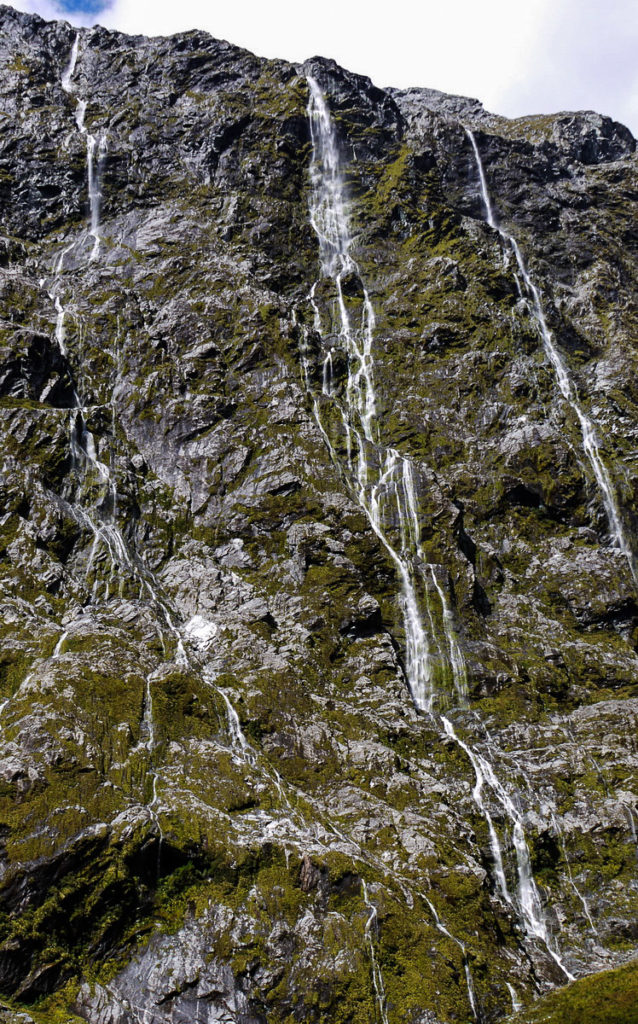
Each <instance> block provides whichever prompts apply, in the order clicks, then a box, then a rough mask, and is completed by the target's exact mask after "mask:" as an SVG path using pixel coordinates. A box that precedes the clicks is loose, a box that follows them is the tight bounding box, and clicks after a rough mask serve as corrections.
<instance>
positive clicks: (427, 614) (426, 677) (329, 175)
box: [304, 77, 572, 980]
mask: <svg viewBox="0 0 638 1024" xmlns="http://www.w3.org/2000/svg"><path fill="white" fill-rule="evenodd" d="M308 85H309V91H310V96H309V102H308V118H309V122H310V131H311V139H312V144H313V156H312V163H311V167H310V177H311V183H312V190H311V200H310V219H311V223H312V226H313V227H314V230H315V232H316V234H317V238H318V241H319V248H320V259H321V269H322V276H323V277H327V278H330V279H332V281H333V283H334V286H335V290H336V297H337V301H336V308H337V312H338V329H339V342H340V344H341V345H342V347H343V349H344V350H345V353H346V355H347V357H348V379H347V384H346V388H345V396H344V400H343V401H341V400H340V399H339V396H338V395H334V390H335V389H334V387H333V381H332V359H330V363H329V364H328V356H326V357H324V365H323V389H322V390H323V394H324V395H325V396H327V397H329V398H330V397H332V398H333V400H334V402H335V405H336V407H337V409H338V410H339V412H340V415H341V421H342V425H343V428H344V432H345V437H346V444H347V453H348V468H349V471H350V476H351V478H352V480H353V482H354V485H355V490H356V492H357V497H358V500H359V503H360V505H361V507H362V509H363V510H364V512H365V513H366V515H367V518H368V520H369V522H370V525H371V527H372V529H373V530H374V532H375V533H376V535H377V537H378V538H379V540H380V541H381V543H382V544H383V546H384V548H385V549H386V551H387V552H388V554H389V555H390V557H391V559H392V561H393V563H394V565H395V566H396V569H397V573H398V576H399V579H400V581H401V591H402V606H403V619H404V626H405V635H406V655H407V657H406V661H407V664H406V671H407V677H408V682H409V685H410V689H411V693H412V697H413V700H414V703H415V705H416V707H417V708H419V709H420V710H423V711H426V712H429V713H430V714H432V715H433V717H434V718H435V721H439V722H440V723H441V724H442V725H443V729H444V731H445V733H446V735H447V736H448V737H450V738H451V739H452V740H453V741H454V742H455V743H456V744H457V745H458V746H459V748H460V749H462V750H463V751H464V752H465V753H466V755H467V757H468V759H469V761H470V763H471V765H472V768H473V770H474V775H475V779H476V782H475V786H474V789H473V797H474V801H475V803H476V805H477V808H478V809H479V811H480V813H481V814H482V816H483V818H484V820H485V821H486V823H487V826H488V832H489V837H490V846H491V850H492V857H493V861H494V870H495V874H496V881H497V885H498V888H499V891H500V893H501V896H502V897H503V899H504V900H505V901H506V902H507V903H508V904H509V905H510V906H511V908H512V910H513V911H514V912H515V914H516V916H517V917H519V918H520V919H521V921H522V923H523V925H524V927H525V930H526V933H527V934H528V935H529V936H530V938H533V939H538V940H540V941H541V942H542V943H543V945H544V946H545V947H546V949H547V951H548V953H549V955H550V956H551V957H552V959H553V960H554V961H555V962H556V964H557V965H558V966H559V967H560V969H561V970H562V971H563V973H564V974H565V976H566V977H567V978H568V979H569V980H572V975H571V974H570V972H569V971H568V969H567V968H566V967H565V965H564V964H563V962H562V960H561V958H560V956H559V954H558V952H557V951H556V949H555V948H554V945H553V943H552V940H551V936H550V934H549V931H548V928H547V925H546V922H545V918H544V914H543V909H542V903H541V899H540V894H539V892H538V888H537V886H536V883H535V881H534V877H533V874H532V870H531V862H530V856H529V850H528V847H527V843H526V840H525V834H524V829H523V824H522V820H521V816H520V814H519V812H518V809H517V808H516V806H515V804H514V802H513V801H512V799H511V797H510V796H509V794H508V793H507V791H506V790H505V788H504V787H503V785H502V784H501V783H500V782H499V780H498V779H497V777H496V775H495V774H494V771H493V769H492V767H491V765H490V764H489V762H487V761H486V760H485V758H484V757H482V756H481V755H480V754H478V753H477V752H476V751H475V750H472V749H471V748H470V747H469V746H468V744H467V743H465V742H464V741H463V740H462V739H461V738H460V737H459V736H458V735H457V733H456V730H455V729H454V726H453V725H452V722H451V721H450V720H449V719H448V718H446V717H445V716H443V715H440V716H437V713H436V712H435V710H434V707H433V699H434V697H435V696H438V694H436V693H435V692H434V690H433V683H434V680H435V674H434V671H433V660H434V654H433V650H432V645H433V644H434V646H435V647H437V648H438V653H439V656H440V657H442V652H441V648H440V646H439V645H438V642H437V640H436V633H437V630H436V626H435V622H434V618H433V615H432V610H431V607H430V602H429V600H428V586H429V585H431V586H432V587H433V590H434V592H435V593H436V595H437V597H438V601H439V605H440V609H441V625H442V628H443V633H444V635H445V640H446V646H447V654H446V658H445V659H442V660H447V662H448V663H449V665H450V669H451V674H452V681H453V687H454V691H455V693H456V697H457V699H458V701H459V702H460V703H461V704H463V703H464V702H465V700H466V696H467V673H466V669H465V662H464V658H463V654H462V650H461V647H460V644H459V642H458V639H457V636H456V632H455V630H454V623H453V616H452V613H451V610H450V608H449V605H448V603H447V600H446V597H445V592H444V590H443V588H442V587H441V585H440V583H439V581H438V579H437V576H436V572H435V569H434V567H433V566H431V565H428V563H427V561H426V558H425V554H424V551H423V549H422V546H421V541H420V535H421V531H420V525H419V519H418V506H417V497H416V486H415V479H414V469H413V466H412V463H411V462H410V461H409V460H408V459H406V458H405V457H403V456H401V455H399V453H398V452H397V451H396V450H394V449H392V448H385V449H384V448H383V447H382V444H381V441H380V436H379V434H380V432H379V429H378V425H377V422H376V419H375V410H376V401H375V395H374V386H373V357H372V341H373V335H372V332H373V328H374V322H375V321H374V312H373V310H372V307H371V303H370V299H369V297H368V293H367V290H366V288H365V286H364V284H363V282H362V281H361V277H360V272H359V268H358V266H357V264H356V262H355V260H354V258H353V257H352V255H351V252H350V249H351V245H352V241H351V236H350V232H349V228H348V220H347V216H346V200H345V188H344V184H343V180H342V174H341V169H340V161H339V149H338V144H337V140H336V135H335V131H334V127H333V124H332V120H331V118H330V113H329V111H328V107H327V104H326V101H325V99H324V97H323V94H322V92H321V89H320V87H319V85H318V83H317V82H316V81H315V79H313V78H311V77H309V78H308ZM488 215H489V216H490V217H491V218H492V219H493V214H492V211H491V207H489V209H488ZM346 274H347V275H351V276H354V277H355V278H357V279H358V281H359V289H360V291H361V293H362V294H363V296H364V301H363V316H362V324H361V328H360V329H359V331H358V332H355V331H354V330H353V328H352V324H351V320H350V316H349V313H348V310H347V307H346V303H345V299H344V291H343V280H344V276H345V275H346ZM316 296H317V284H315V285H313V287H312V289H311V291H310V296H309V299H310V303H311V306H312V309H313V312H314V326H315V329H316V330H317V331H318V332H319V333H320V334H321V333H322V323H321V314H320V311H319V306H318V303H317V297H316ZM328 354H330V353H328ZM305 359H306V357H305V355H304V377H305V380H306V383H307V385H309V380H310V376H309V372H308V367H307V365H306V363H305ZM327 365H329V367H330V375H328V372H327V369H326V367H327ZM353 366H354V370H353V369H352V367H353ZM313 408H314V411H315V415H316V418H317V422H318V424H319V427H320V429H321V432H322V434H323V436H324V438H325V439H326V441H327V444H328V447H329V449H330V452H331V455H332V457H333V460H334V461H335V462H337V456H336V452H335V449H334V447H333V445H332V443H331V442H330V440H329V439H328V436H327V432H326V430H325V428H324V427H323V425H322V423H321V417H320V405H319V401H318V399H316V398H315V397H314V396H313ZM391 503H392V505H393V508H394V520H395V522H396V523H398V527H399V536H400V538H401V547H400V549H398V550H397V548H396V547H395V546H394V545H393V544H392V542H391V541H390V539H389V536H388V533H387V530H386V528H385V525H384V522H385V516H386V515H387V513H388V511H389V507H390V504H391ZM426 622H429V624H430V630H429V634H428V632H427V631H426V627H425V625H424V623H426ZM485 785H487V786H489V789H490V791H491V793H492V794H493V796H494V798H495V799H496V801H497V803H498V804H499V807H500V810H501V811H502V813H503V815H504V817H505V818H506V820H507V821H508V822H509V824H510V826H511V838H512V844H513V847H514V850H515V854H516V869H517V882H518V885H517V894H516V898H514V897H513V896H512V895H511V893H510V891H509V889H508V885H507V880H506V874H505V867H504V860H503V854H502V850H501V844H500V841H499V837H498V834H497V832H496V828H495V826H494V822H493V819H492V817H491V814H490V811H489V808H488V807H487V804H486V802H485V799H484V797H483V788H484V786H485ZM455 941H458V940H455Z"/></svg>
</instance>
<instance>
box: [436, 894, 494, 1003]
mask: <svg viewBox="0 0 638 1024" xmlns="http://www.w3.org/2000/svg"><path fill="white" fill-rule="evenodd" d="M422 898H423V899H424V900H425V902H426V903H427V905H428V907H429V908H430V912H431V914H432V917H433V918H434V923H435V925H436V927H437V929H438V930H439V931H440V932H441V934H442V935H445V937H446V938H448V939H449V940H450V941H451V942H453V943H454V944H455V945H456V946H458V947H459V949H460V950H461V955H462V957H463V970H464V972H465V982H466V984H467V995H468V999H469V1002H470V1008H471V1010H472V1014H473V1015H474V1019H475V1020H477V1021H478V1020H480V1016H479V1012H478V1007H477V1003H476V994H475V992H474V983H473V981H472V973H471V971H470V965H469V963H468V959H467V952H466V949H465V945H464V944H463V943H462V942H461V940H460V939H457V938H456V936H455V935H452V933H451V932H450V931H448V929H447V928H446V927H445V925H444V924H443V922H442V921H441V918H440V917H439V915H438V913H437V911H436V907H435V906H434V904H433V903H432V902H431V900H429V899H428V898H427V896H423V894H422Z"/></svg>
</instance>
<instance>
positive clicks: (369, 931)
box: [361, 879, 389, 1024]
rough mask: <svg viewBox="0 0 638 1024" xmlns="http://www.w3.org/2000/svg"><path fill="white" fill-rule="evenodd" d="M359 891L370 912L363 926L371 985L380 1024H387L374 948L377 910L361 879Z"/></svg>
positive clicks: (381, 980)
mask: <svg viewBox="0 0 638 1024" xmlns="http://www.w3.org/2000/svg"><path fill="white" fill-rule="evenodd" d="M361 891H362V893H363V902H364V903H365V905H366V907H367V909H368V910H369V911H370V914H369V917H368V920H367V921H366V924H365V938H366V942H367V943H368V949H369V951H370V963H371V964H372V984H373V987H374V994H375V998H376V1002H377V1008H378V1010H379V1019H380V1021H381V1024H389V1022H388V1014H387V1011H386V998H385V987H384V984H383V975H382V973H381V968H380V967H379V962H378V960H377V954H376V951H375V948H374V934H373V933H376V929H377V908H376V907H375V905H374V904H373V903H371V902H370V897H369V896H368V887H367V885H366V883H365V881H364V880H363V879H361Z"/></svg>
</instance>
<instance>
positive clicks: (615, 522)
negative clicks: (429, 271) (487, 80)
mask: <svg viewBox="0 0 638 1024" xmlns="http://www.w3.org/2000/svg"><path fill="white" fill-rule="evenodd" d="M465 131H466V134H467V137H468V139H469V140H470V142H471V144H472V149H473V152H474V157H475V160H476V166H477V169H478V175H479V181H480V183H481V195H482V199H483V205H484V207H485V214H486V219H487V223H488V224H489V226H490V227H491V228H492V229H493V230H494V231H497V232H498V234H499V235H500V237H501V238H502V239H503V241H504V242H505V244H506V246H507V247H508V248H509V249H510V250H511V252H512V253H513V254H514V258H515V260H516V264H517V266H518V270H519V272H520V275H521V278H522V281H523V286H524V287H523V289H522V291H523V295H524V297H525V298H526V299H527V304H528V307H529V309H530V312H531V314H532V316H533V318H534V320H535V321H536V323H537V325H538V331H539V334H540V336H541V339H542V342H543V348H544V350H545V354H546V356H547V358H548V361H549V363H550V364H551V366H552V369H553V370H554V374H555V377H556V382H557V384H558V388H559V390H560V393H561V395H562V396H563V398H564V399H565V401H566V402H567V404H568V405H569V407H570V409H571V410H572V412H573V413H574V415H575V416H576V419H577V420H578V425H579V427H580V431H581V434H582V438H583V451H584V452H585V455H586V456H587V458H588V460H589V464H590V465H591V468H592V471H593V474H594V478H595V480H596V483H597V484H598V489H599V491H600V495H601V498H602V501H603V506H604V509H605V513H606V516H607V521H608V524H609V532H610V535H611V538H612V541H613V544H614V546H615V547H616V548H618V550H619V551H621V552H622V554H623V555H624V556H625V558H626V559H627V561H628V563H629V568H630V570H631V574H632V576H633V578H634V581H635V582H637V583H638V571H637V569H636V563H635V558H634V554H633V552H632V550H631V546H630V544H629V541H628V540H627V535H626V533H625V528H624V526H623V522H622V517H621V515H620V510H619V507H618V502H617V500H616V495H615V492H614V486H613V483H612V480H611V477H610V475H609V471H608V470H607V467H606V466H605V464H604V462H603V460H602V457H601V454H600V448H599V446H598V439H597V437H596V431H595V430H594V425H593V423H592V422H591V420H590V419H589V417H588V416H587V415H586V414H585V413H584V412H583V409H582V406H581V404H580V402H579V400H578V392H577V390H576V387H575V385H574V383H573V381H572V380H571V378H570V376H569V371H568V369H567V364H566V363H565V361H564V359H563V357H562V356H561V354H560V352H559V350H558V348H557V346H556V343H555V341H554V336H553V334H552V332H551V331H550V329H549V327H548V325H547V320H546V319H545V313H544V311H543V304H542V302H541V296H540V292H539V290H538V288H537V287H536V285H535V284H534V282H533V280H532V278H531V277H530V274H529V271H528V269H527V266H526V263H525V260H524V259H523V255H522V253H521V250H520V248H519V246H518V243H517V241H516V239H515V238H514V237H513V235H511V234H509V232H507V231H505V229H504V228H502V227H501V226H500V225H499V223H498V221H497V219H496V217H495V214H494V209H493V206H492V202H491V199H490V194H489V190H488V187H487V180H486V177H485V169H484V167H483V161H482V160H481V154H480V151H479V148H478V145H477V142H476V138H475V136H474V133H473V132H472V131H471V130H470V129H469V128H466V129H465Z"/></svg>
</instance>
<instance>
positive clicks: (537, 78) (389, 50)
mask: <svg viewBox="0 0 638 1024" xmlns="http://www.w3.org/2000/svg"><path fill="white" fill-rule="evenodd" d="M9 2H11V5H12V6H13V7H17V8H18V9H19V10H28V11H32V12H35V13H37V14H41V15H42V17H44V18H55V17H62V18H65V19H66V20H67V21H71V22H73V23H74V24H76V25H80V24H83V25H91V24H94V23H95V22H98V23H99V24H101V25H105V26H106V27H107V28H117V29H120V30H121V31H123V32H131V33H141V34H144V35H168V34H170V33H172V32H180V31H184V30H187V29H191V28H201V29H206V31H208V32H210V33H211V34H212V35H214V36H216V37H218V38H221V39H227V40H229V41H230V42H232V43H236V44H237V45H239V46H245V47H246V48H247V49H249V50H252V51H253V52H254V53H257V54H259V55H260V56H263V57H283V58H286V59H287V60H292V61H303V60H305V59H306V58H307V57H311V56H314V55H316V54H320V55H321V56H324V57H333V58H334V59H335V60H336V61H338V63H339V64H342V65H343V66H344V67H347V68H349V69H350V70H351V71H356V72H359V73H360V74H365V75H368V76H369V77H370V78H372V80H373V81H374V82H375V83H376V84H377V85H380V86H387V85H395V86H398V87H401V88H406V87H408V86H411V85H418V86H427V87H428V88H432V89H441V90H443V91H444V92H453V93H460V94H461V95H464V96H473V97H476V98H478V99H480V100H481V101H482V102H483V104H484V105H485V107H486V108H487V109H488V110H492V111H494V112H496V113H499V114H505V115H507V116H508V117H516V116H521V115H524V114H532V113H538V114H545V113H553V112H555V111H558V110H583V109H588V110H592V109H593V110H598V111H600V112H601V113H603V114H609V115H610V116H611V117H614V118H615V119H616V120H619V121H622V122H623V123H624V124H627V125H628V126H629V127H630V128H631V129H632V131H633V133H634V135H636V136H638V0H553V2H552V0H524V2H520V0H519V2H518V3H517V2H516V0H447V2H445V3H444V2H442V0H383V2H380V0H315V3H314V4H311V3H308V2H306V3H302V2H300V0H9Z"/></svg>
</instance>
